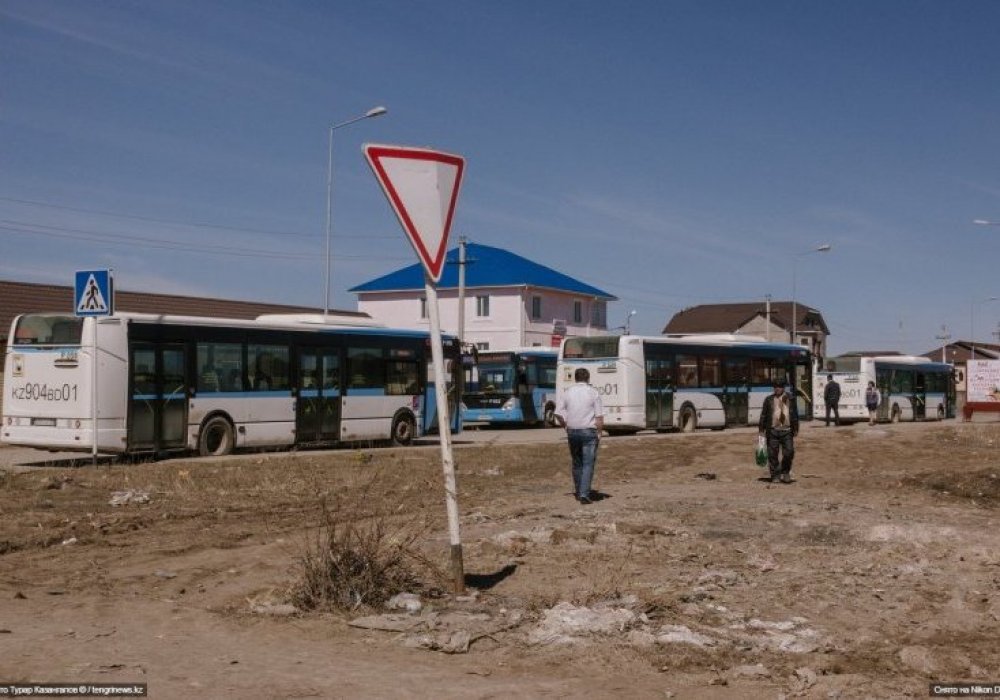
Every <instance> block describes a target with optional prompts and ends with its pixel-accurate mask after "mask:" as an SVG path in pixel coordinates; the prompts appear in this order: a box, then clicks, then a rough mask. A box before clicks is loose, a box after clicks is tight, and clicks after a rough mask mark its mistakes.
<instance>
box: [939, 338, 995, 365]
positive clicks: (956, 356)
mask: <svg viewBox="0 0 1000 700" xmlns="http://www.w3.org/2000/svg"><path fill="white" fill-rule="evenodd" d="M972 345H973V344H972V342H971V341H969V340H956V341H955V342H954V343H948V344H947V345H945V346H943V347H939V348H937V349H935V350H928V351H927V352H925V353H924V354H923V355H922V357H929V358H930V359H932V360H937V361H939V362H940V360H941V350H942V349H944V350H946V354H945V361H946V362H951V363H959V364H962V363H965V362H968V361H969V360H970V359H972ZM975 346H976V359H977V360H1000V345H997V344H996V343H976V344H975Z"/></svg>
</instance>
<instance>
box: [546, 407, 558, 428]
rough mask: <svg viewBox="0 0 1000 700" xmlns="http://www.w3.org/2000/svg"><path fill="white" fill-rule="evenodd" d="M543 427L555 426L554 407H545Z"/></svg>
mask: <svg viewBox="0 0 1000 700" xmlns="http://www.w3.org/2000/svg"><path fill="white" fill-rule="evenodd" d="M544 421H545V427H546V428H554V427H555V426H556V407H555V406H552V405H549V406H546V407H545V418H544Z"/></svg>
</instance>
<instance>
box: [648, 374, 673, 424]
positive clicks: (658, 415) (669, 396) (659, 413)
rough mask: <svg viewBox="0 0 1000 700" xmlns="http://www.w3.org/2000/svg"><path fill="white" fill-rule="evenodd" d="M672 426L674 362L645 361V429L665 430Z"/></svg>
mask: <svg viewBox="0 0 1000 700" xmlns="http://www.w3.org/2000/svg"><path fill="white" fill-rule="evenodd" d="M673 424H674V361H673V359H672V358H658V359H653V358H649V359H647V360H646V427H647V428H655V429H658V430H665V429H667V428H672V427H673Z"/></svg>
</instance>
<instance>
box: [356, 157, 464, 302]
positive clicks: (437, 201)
mask: <svg viewBox="0 0 1000 700" xmlns="http://www.w3.org/2000/svg"><path fill="white" fill-rule="evenodd" d="M364 152H365V158H366V159H367V160H368V164H369V165H370V166H371V168H372V172H374V173H375V177H376V179H378V181H379V184H380V185H381V186H382V190H383V191H384V192H385V196H386V198H387V199H388V200H389V204H390V205H391V206H392V210H393V211H394V212H396V218H398V219H399V223H400V224H401V225H402V227H403V231H404V232H405V233H406V237H407V238H409V239H410V243H411V244H412V245H413V249H414V250H415V251H416V253H417V257H419V258H420V261H421V262H422V263H423V265H424V269H425V270H426V271H427V274H428V276H429V277H430V278H431V279H432V280H433V281H434V282H437V281H438V280H440V279H441V272H442V270H443V269H444V258H445V254H446V253H447V250H448V233H449V232H450V231H451V222H452V219H453V218H454V215H455V203H456V202H457V201H458V191H459V189H460V187H461V185H462V172H463V171H464V169H465V159H464V158H462V157H461V156H456V155H452V154H450V153H441V152H440V151H432V150H429V149H426V148H411V147H409V146H385V145H380V144H371V143H369V144H365V146H364Z"/></svg>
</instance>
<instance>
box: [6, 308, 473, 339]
mask: <svg viewBox="0 0 1000 700" xmlns="http://www.w3.org/2000/svg"><path fill="white" fill-rule="evenodd" d="M24 316H65V317H69V318H73V315H72V314H58V313H40V314H21V315H20V316H18V318H21V317H24ZM96 318H98V320H100V318H102V317H96ZM104 318H118V319H122V320H124V321H126V322H129V323H134V322H138V323H148V324H163V325H170V326H210V327H217V328H243V329H247V330H285V331H288V330H297V331H305V332H313V333H360V334H365V335H383V336H384V335H392V336H398V337H405V338H427V337H429V335H430V334H429V333H428V332H427V331H421V330H412V329H408V328H388V327H386V326H384V325H381V324H378V323H376V322H374V321H371V320H370V319H357V318H355V319H351V318H348V317H344V316H337V315H331V316H329V318H328V319H326V322H324V319H323V316H322V314H265V315H263V316H258V317H257V318H256V319H243V318H214V317H210V316H174V315H169V314H146V313H139V312H133V311H123V312H118V313H116V314H114V315H113V316H110V317H104ZM15 322H16V321H15ZM442 337H443V338H446V339H449V340H451V339H453V338H454V336H450V335H447V334H442Z"/></svg>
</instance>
